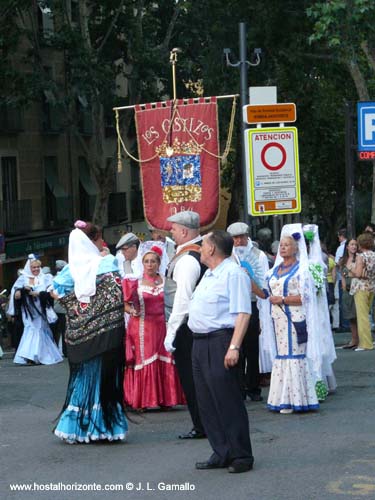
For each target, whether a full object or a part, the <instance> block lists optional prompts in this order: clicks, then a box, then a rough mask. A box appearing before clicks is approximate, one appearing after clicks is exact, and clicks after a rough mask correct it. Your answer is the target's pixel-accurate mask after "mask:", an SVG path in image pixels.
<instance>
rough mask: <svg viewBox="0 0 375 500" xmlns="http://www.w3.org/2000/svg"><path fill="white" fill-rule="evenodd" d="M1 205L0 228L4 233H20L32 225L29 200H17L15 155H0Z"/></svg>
mask: <svg viewBox="0 0 375 500" xmlns="http://www.w3.org/2000/svg"><path fill="white" fill-rule="evenodd" d="M1 183H2V196H3V206H2V210H1V212H0V217H2V218H1V219H0V222H1V228H2V230H3V231H4V232H5V233H8V234H10V233H13V234H17V233H22V232H24V231H29V230H30V229H31V226H32V222H31V221H32V206H31V200H18V173H17V157H16V156H3V157H1Z"/></svg>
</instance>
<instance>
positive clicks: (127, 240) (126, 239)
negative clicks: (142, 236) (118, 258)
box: [116, 233, 139, 250]
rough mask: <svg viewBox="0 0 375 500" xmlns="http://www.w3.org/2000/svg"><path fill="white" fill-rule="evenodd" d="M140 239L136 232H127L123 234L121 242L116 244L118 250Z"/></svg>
mask: <svg viewBox="0 0 375 500" xmlns="http://www.w3.org/2000/svg"><path fill="white" fill-rule="evenodd" d="M138 241H139V238H137V236H136V235H135V234H134V233H126V234H124V236H121V238H120V240H119V242H118V243H117V245H116V250H120V248H122V247H124V246H125V245H126V246H128V245H130V246H131V245H134V244H135V243H137V242H138Z"/></svg>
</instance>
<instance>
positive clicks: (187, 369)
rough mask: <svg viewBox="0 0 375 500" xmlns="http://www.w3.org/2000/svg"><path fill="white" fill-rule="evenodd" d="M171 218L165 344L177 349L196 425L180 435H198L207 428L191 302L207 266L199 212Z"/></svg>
mask: <svg viewBox="0 0 375 500" xmlns="http://www.w3.org/2000/svg"><path fill="white" fill-rule="evenodd" d="M167 220H168V221H169V222H171V224H172V227H171V234H172V237H173V239H174V241H175V242H176V244H177V245H178V246H177V249H176V255H175V256H174V258H173V259H172V260H171V261H170V263H169V264H168V268H167V273H166V279H165V285H164V304H165V316H166V320H167V322H168V324H167V335H166V337H165V342H164V345H165V348H166V349H167V351H169V352H174V359H175V363H176V368H177V371H178V375H179V378H180V381H181V385H182V388H183V390H184V393H185V396H186V400H187V404H188V408H189V412H190V416H191V419H192V421H193V428H192V430H191V431H189V432H187V433H185V434H181V435H180V436H179V438H180V439H199V438H204V437H205V431H204V429H203V425H202V422H201V419H200V415H199V411H198V403H197V398H196V392H195V386H194V380H193V369H192V359H191V350H192V345H193V336H192V332H191V330H190V329H189V327H188V325H187V322H188V311H189V302H190V299H191V296H192V295H193V292H194V290H195V287H196V286H197V284H198V282H199V281H200V279H201V277H202V276H203V273H204V271H205V270H206V267H205V266H202V265H201V264H200V247H201V244H202V237H201V236H200V234H199V224H200V218H199V214H198V213H196V212H193V211H190V210H187V211H184V212H178V213H177V214H175V215H172V216H171V217H168V219H167Z"/></svg>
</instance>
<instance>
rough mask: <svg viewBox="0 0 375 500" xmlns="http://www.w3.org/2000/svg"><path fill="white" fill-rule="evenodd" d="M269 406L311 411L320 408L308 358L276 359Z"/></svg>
mask: <svg viewBox="0 0 375 500" xmlns="http://www.w3.org/2000/svg"><path fill="white" fill-rule="evenodd" d="M267 407H268V409H269V410H272V411H280V410H282V409H292V410H293V411H297V412H298V411H300V412H303V411H310V410H317V409H318V408H319V403H318V399H317V396H316V392H315V387H314V382H313V378H312V376H311V374H310V370H309V367H308V361H307V359H306V358H305V359H275V361H274V364H273V367H272V375H271V384H270V390H269V395H268V401H267Z"/></svg>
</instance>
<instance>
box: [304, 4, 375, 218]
mask: <svg viewBox="0 0 375 500" xmlns="http://www.w3.org/2000/svg"><path fill="white" fill-rule="evenodd" d="M307 14H308V16H309V17H310V18H312V19H313V20H314V27H313V32H312V34H311V36H310V42H311V43H312V44H313V43H314V44H318V45H320V47H321V48H322V49H323V50H324V53H323V57H325V58H326V59H327V60H331V61H332V60H333V61H336V63H338V64H340V65H342V66H343V67H344V68H345V69H346V71H347V72H348V73H349V75H350V76H351V78H352V80H353V82H354V85H355V88H356V91H357V96H358V99H359V100H360V101H368V100H370V99H371V95H373V94H374V90H375V84H374V80H375V79H374V76H375V30H374V25H373V20H374V16H375V4H374V2H373V1H372V0H331V1H330V2H317V3H316V4H314V5H313V6H312V7H310V8H308V9H307ZM372 170H373V173H372V176H373V181H372V210H371V220H372V221H375V162H373V169H372Z"/></svg>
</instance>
